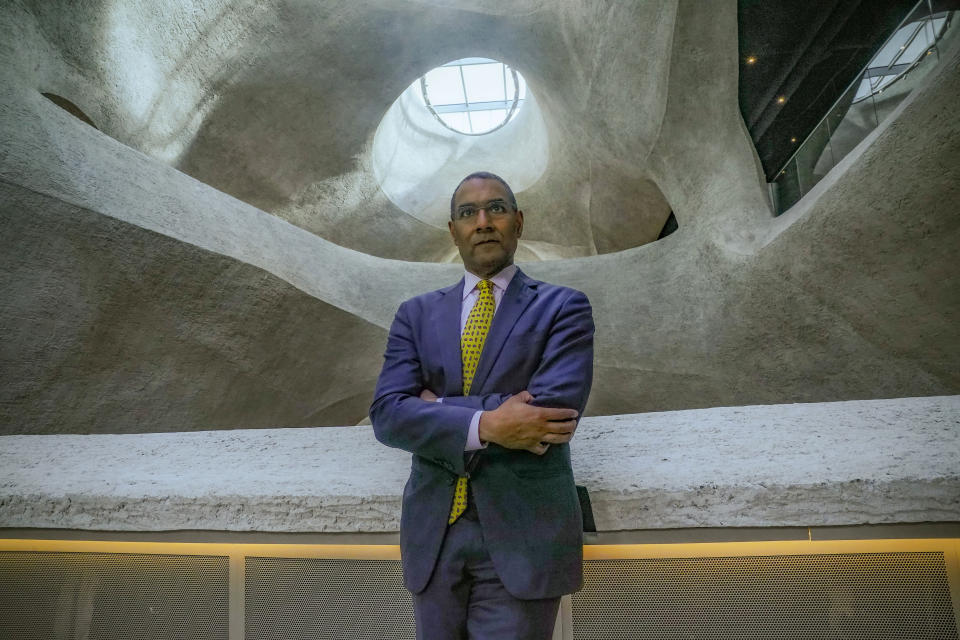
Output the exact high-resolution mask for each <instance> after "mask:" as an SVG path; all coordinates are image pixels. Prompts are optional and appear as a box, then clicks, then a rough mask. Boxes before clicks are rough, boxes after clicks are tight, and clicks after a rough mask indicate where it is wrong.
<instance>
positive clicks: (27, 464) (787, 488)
mask: <svg viewBox="0 0 960 640" xmlns="http://www.w3.org/2000/svg"><path fill="white" fill-rule="evenodd" d="M574 444H575V446H574V449H573V459H574V468H575V471H576V475H577V482H578V483H579V484H583V485H585V486H587V488H588V489H589V490H590V495H591V500H592V503H593V510H594V515H595V518H596V522H597V528H598V529H599V530H600V531H616V530H626V529H671V528H699V527H791V526H804V527H807V526H810V527H813V526H839V525H859V524H884V523H908V522H955V521H958V520H960V396H938V397H926V398H899V399H892V400H866V401H850V402H830V403H815V404H790V405H766V406H748V407H721V408H714V409H697V410H688V411H670V412H660V413H647V414H633V415H620V416H605V417H596V418H587V419H585V420H584V421H583V423H582V424H581V426H580V428H579V430H578V432H577V437H576V439H575V441H574ZM408 468H409V455H408V454H406V453H405V452H403V451H399V450H394V449H389V448H387V447H384V446H382V445H380V444H379V443H377V442H376V440H375V439H374V437H373V432H372V430H371V429H370V428H369V427H324V428H300V429H269V430H234V431H203V432H190V433H151V434H125V435H40V436H3V437H0V527H8V528H10V527H18V528H60V529H87V530H112V531H168V530H177V529H194V530H195V529H201V530H217V531H265V532H294V531H304V532H310V531H313V532H330V533H334V532H385V531H396V530H397V528H398V524H399V511H400V494H401V491H402V489H403V483H404V481H405V479H406V475H407V470H408Z"/></svg>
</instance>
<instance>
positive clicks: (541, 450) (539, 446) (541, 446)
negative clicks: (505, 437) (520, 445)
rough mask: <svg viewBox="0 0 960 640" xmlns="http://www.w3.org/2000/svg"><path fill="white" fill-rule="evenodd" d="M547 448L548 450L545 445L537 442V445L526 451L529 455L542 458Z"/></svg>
mask: <svg viewBox="0 0 960 640" xmlns="http://www.w3.org/2000/svg"><path fill="white" fill-rule="evenodd" d="M547 448H548V447H547V445H545V444H544V443H542V442H538V443H537V444H535V445H533V446H532V447H529V448H528V449H527V451H529V452H530V453H535V454H537V455H538V456H542V455H543V454H545V453H546V452H547Z"/></svg>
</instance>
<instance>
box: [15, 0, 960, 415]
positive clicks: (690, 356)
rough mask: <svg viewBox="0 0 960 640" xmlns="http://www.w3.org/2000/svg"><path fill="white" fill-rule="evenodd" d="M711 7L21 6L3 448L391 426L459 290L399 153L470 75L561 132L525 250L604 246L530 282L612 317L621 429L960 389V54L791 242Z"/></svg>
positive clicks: (608, 337)
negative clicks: (500, 81)
mask: <svg viewBox="0 0 960 640" xmlns="http://www.w3.org/2000/svg"><path fill="white" fill-rule="evenodd" d="M704 6H705V5H704V3H700V2H693V1H682V2H670V1H669V0H662V1H660V2H646V3H613V4H602V3H593V2H582V3H580V2H556V3H554V2H550V3H545V2H537V1H534V0H530V1H529V2H523V3H509V4H507V3H502V2H497V1H494V0H489V1H487V2H481V3H470V4H469V8H470V9H469V10H467V3H465V2H460V1H459V0H451V1H449V2H421V3H395V2H386V1H383V2H375V1H373V0H371V1H369V2H358V3H341V2H322V3H316V2H297V1H294V0H288V1H281V0H275V1H272V2H263V3H245V2H234V3H216V2H209V3H207V2H204V3H197V4H196V5H191V4H189V3H182V4H178V5H176V6H172V5H170V6H168V5H164V6H157V5H155V4H152V3H146V2H143V3H137V2H128V3H108V2H88V3H43V2H16V3H4V4H2V5H0V83H2V85H3V87H4V91H3V92H0V142H2V144H0V225H2V228H4V229H5V230H6V232H5V233H3V234H0V273H2V276H3V277H2V280H0V327H2V328H3V330H4V335H5V336H6V337H7V339H5V340H4V341H3V342H2V344H0V379H2V380H3V385H2V386H0V433H63V432H69V431H75V432H100V433H110V432H131V431H139V432H150V431H167V430H171V429H177V430H183V431H188V430H197V429H212V428H230V427H238V426H239V427H287V426H307V425H329V424H345V423H352V422H358V421H360V420H361V419H362V418H363V414H364V413H365V409H366V406H367V401H368V399H369V396H370V394H371V393H372V389H373V380H374V378H375V376H376V375H377V371H378V368H379V354H380V353H381V352H382V349H383V336H384V333H385V331H386V329H387V327H388V326H389V323H390V320H391V318H392V315H393V312H394V310H395V308H396V306H397V304H398V303H399V302H400V301H401V300H403V299H404V298H407V297H410V296H412V295H414V294H416V293H419V292H422V291H425V290H429V289H432V288H436V287H439V286H443V285H445V284H449V283H451V282H453V281H455V280H456V279H457V278H458V277H459V268H458V267H457V266H456V265H453V264H442V263H440V261H443V260H447V259H448V258H449V256H450V255H451V246H450V240H449V237H448V236H447V234H446V233H445V232H444V231H442V230H441V229H437V228H436V227H434V226H433V225H430V224H427V223H425V222H423V221H421V220H418V219H416V218H414V217H413V216H410V215H408V214H405V213H403V212H402V211H400V210H399V209H398V208H397V207H395V206H394V205H393V204H392V203H390V201H389V198H387V197H386V196H385V195H384V194H383V193H382V192H381V191H380V190H379V188H378V187H377V183H376V179H375V177H374V175H373V170H372V168H371V158H370V147H371V142H372V138H373V136H374V133H375V131H376V128H377V126H378V123H379V122H380V119H381V118H382V116H383V114H384V113H385V112H386V110H387V109H388V108H389V105H390V104H391V103H392V102H393V100H394V99H395V98H396V97H397V96H398V95H399V94H400V93H401V92H402V91H403V90H404V88H406V87H407V86H409V84H410V82H411V81H412V80H413V79H414V78H415V77H417V76H418V75H419V74H420V73H422V72H424V71H426V70H428V69H429V68H430V67H431V66H433V65H435V64H439V63H442V62H444V61H446V60H450V59H454V58H457V57H461V56H462V55H488V56H490V57H493V58H496V59H501V60H504V61H505V62H508V63H511V64H514V65H515V66H516V67H517V68H518V69H520V70H521V71H522V72H523V73H524V75H525V77H526V78H527V81H528V83H529V86H530V90H531V91H532V92H533V93H534V94H535V95H536V97H537V104H538V105H539V106H540V109H541V113H542V116H543V119H544V123H545V127H546V129H547V132H548V135H549V158H550V161H549V164H548V166H547V168H546V170H545V171H544V174H543V176H541V178H540V179H538V180H537V181H536V183H534V184H533V185H532V186H531V187H530V188H529V189H527V190H526V191H524V192H523V193H521V194H520V197H521V200H522V202H523V203H524V205H523V206H524V208H525V210H526V213H527V218H526V222H527V225H526V227H525V235H526V236H527V237H528V238H529V240H530V243H529V245H528V248H529V252H528V253H526V254H525V255H526V256H527V257H528V258H530V259H532V258H533V257H536V256H538V255H540V256H544V257H550V256H557V255H561V254H562V255H566V256H572V255H578V254H579V253H582V252H584V251H585V250H583V247H587V248H588V249H589V251H586V252H589V253H594V252H596V253H597V254H598V255H590V256H587V257H580V258H572V259H570V258H567V259H561V260H552V261H538V262H534V261H531V262H529V263H526V264H524V265H523V267H524V269H525V270H527V271H528V272H529V273H530V274H531V275H533V276H534V277H538V278H542V279H546V280H550V281H552V282H557V283H560V284H567V285H571V286H575V287H578V288H581V289H583V290H584V291H586V292H587V294H588V295H589V296H590V298H591V300H592V302H593V304H594V309H595V317H596V322H597V350H596V351H597V360H596V376H595V386H594V391H593V394H592V396H591V401H590V405H589V406H588V412H590V413H591V414H593V415H601V414H625V413H636V412H642V411H652V410H667V409H688V408H697V407H710V406H730V405H748V404H771V403H783V402H796V401H832V400H850V399H869V398H884V397H905V396H923V395H946V394H956V393H958V392H960V337H958V334H957V332H956V327H957V326H958V324H960V287H958V286H957V267H958V263H957V260H956V247H957V246H960V215H958V205H957V203H958V202H960V121H958V120H957V119H956V117H955V110H956V104H957V97H958V96H960V52H958V49H957V47H954V48H953V49H952V50H950V51H944V52H943V62H942V63H941V64H940V66H939V67H937V69H935V70H934V71H933V72H932V73H931V74H930V75H929V76H928V77H927V78H926V79H925V80H924V82H923V83H922V86H920V87H918V89H917V91H916V92H915V93H914V94H912V95H911V96H910V97H909V98H907V99H906V100H905V101H904V102H903V103H901V104H900V105H899V106H898V107H897V110H896V112H895V113H894V114H893V115H892V116H891V118H892V119H891V120H889V121H887V122H886V123H885V124H884V125H882V126H881V127H880V128H879V129H878V130H877V131H875V132H874V133H873V134H871V135H870V136H868V138H867V139H866V140H865V141H864V142H863V143H861V144H860V145H858V146H857V148H856V149H854V151H853V152H851V154H850V156H848V157H847V159H845V160H844V161H843V162H841V163H840V165H838V167H836V168H835V169H834V170H833V171H831V173H830V174H829V175H828V176H826V177H825V178H824V180H823V181H822V182H821V183H820V184H819V185H818V186H817V188H816V189H814V191H813V192H811V193H810V194H808V195H807V196H806V197H805V198H804V199H803V200H802V201H800V202H799V203H798V204H797V205H796V206H795V207H794V208H793V209H792V210H791V211H789V212H787V213H786V214H785V215H783V216H781V217H779V218H776V219H773V218H770V211H769V206H768V203H767V201H766V192H765V186H764V184H763V182H762V178H761V176H760V171H759V167H758V164H757V162H756V156H755V154H754V153H753V150H752V148H751V146H750V142H749V139H748V137H747V135H746V133H745V131H744V127H743V123H742V121H741V119H740V116H739V113H738V110H737V104H736V82H735V74H736V69H737V64H736V55H737V53H736V50H737V46H736V5H735V3H734V2H732V1H725V2H717V3H710V9H709V10H706V9H704ZM454 25H465V26H467V27H469V30H470V32H471V33H487V32H490V33H498V34H504V35H503V38H502V39H500V38H497V39H489V40H490V42H487V43H483V42H479V39H478V43H477V44H475V43H474V42H472V41H470V42H465V40H469V39H464V38H462V37H460V36H459V34H460V33H461V31H458V30H456V29H453V30H451V27H452V26H454ZM501 27H502V29H501ZM417 34H420V36H421V37H419V38H418V37H415V36H416V35H417ZM510 34H513V35H510ZM433 35H436V36H437V37H436V38H432V37H428V36H433ZM359 43H372V44H371V46H370V47H365V46H364V47H361V46H360V45H359ZM478 49H481V50H478ZM387 60H388V61H389V62H390V63H389V64H385V61H387ZM358 78H359V79H358ZM345 87H349V88H350V90H351V91H352V92H353V93H350V92H347V91H346V89H345ZM42 92H50V93H54V94H56V95H60V96H64V97H67V98H69V99H70V100H71V101H73V102H74V103H76V104H77V105H79V106H80V107H81V108H82V109H83V111H84V112H86V113H87V114H88V115H89V116H90V117H91V119H92V120H93V121H94V123H95V124H96V125H97V126H98V127H100V131H97V130H95V129H93V128H91V127H89V126H87V125H85V124H83V123H82V122H80V121H79V120H77V119H76V118H74V117H72V116H70V115H69V114H67V113H66V112H65V111H63V110H62V109H60V108H58V107H56V106H55V105H54V104H53V103H52V102H50V101H49V100H47V99H45V98H43V97H42V96H41V93H42ZM188 174H190V175H188ZM191 176H193V177H191ZM218 189H219V190H218ZM234 196H236V197H234ZM238 198H239V199H238ZM665 203H669V205H668V206H669V208H672V209H673V210H674V212H675V213H676V216H677V219H678V221H679V225H680V228H679V230H678V231H677V232H676V233H674V234H672V235H671V236H669V237H667V238H665V239H663V240H660V241H657V242H650V243H647V244H642V243H643V242H646V240H648V239H650V238H651V237H656V233H657V231H658V230H659V228H660V225H662V218H663V217H664V216H665V215H666V211H667V210H668V206H667V205H666V204H665ZM257 207H260V208H257ZM650 211H654V212H655V214H650V215H647V213H648V212H650ZM537 243H541V244H540V245H538V244H537ZM637 245H642V246H637ZM537 247H540V248H541V249H542V250H541V251H539V252H538V250H537ZM562 250H567V251H569V253H566V254H563V253H562ZM387 257H390V258H399V259H396V260H394V259H387ZM412 260H419V261H420V262H413V261H412Z"/></svg>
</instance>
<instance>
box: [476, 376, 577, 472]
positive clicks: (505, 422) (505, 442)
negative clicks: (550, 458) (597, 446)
mask: <svg viewBox="0 0 960 640" xmlns="http://www.w3.org/2000/svg"><path fill="white" fill-rule="evenodd" d="M532 401H533V396H532V395H530V394H529V393H528V392H527V391H521V392H520V393H518V394H516V395H514V396H511V397H510V398H509V399H508V400H507V401H506V402H504V403H503V404H501V405H500V406H499V407H497V408H496V409H495V410H493V411H484V412H483V413H482V414H480V428H479V435H480V441H481V442H493V443H496V444H498V445H500V446H501V447H506V448H507V449H525V450H527V451H529V452H531V453H535V454H537V455H538V456H542V455H543V454H544V453H546V452H547V448H548V446H549V445H551V444H562V443H564V442H570V439H571V438H573V432H574V431H575V430H576V428H577V415H578V414H577V411H576V410H574V409H556V408H551V407H535V406H533V405H532V404H530V403H531V402H532Z"/></svg>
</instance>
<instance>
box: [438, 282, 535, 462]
mask: <svg viewBox="0 0 960 640" xmlns="http://www.w3.org/2000/svg"><path fill="white" fill-rule="evenodd" d="M516 272H517V265H515V264H511V265H509V266H507V267H504V268H503V270H501V271H500V273H498V274H497V275H495V276H493V277H492V278H489V280H491V281H492V282H493V305H494V307H493V308H494V311H493V313H494V315H496V313H497V309H499V308H500V301H501V300H503V293H504V292H505V291H506V290H507V285H509V284H510V281H511V280H513V275H514V274H515V273H516ZM481 280H483V278H480V277H479V276H476V275H474V274H472V273H470V272H469V271H465V272H464V274H463V293H462V294H461V295H462V296H463V301H462V302H461V303H460V333H461V334H462V333H463V329H464V327H466V326H467V318H468V317H469V316H470V311H471V310H472V309H473V305H474V304H476V302H477V297H479V295H480V291H479V289H477V283H478V282H480V281H481ZM437 402H443V398H437ZM482 413H483V411H477V412H476V413H474V414H473V418H471V420H470V430H469V431H468V432H467V444H466V446H464V448H463V450H464V451H476V450H477V449H483V448H484V447H485V446H486V445H485V444H483V443H481V442H480V414H482Z"/></svg>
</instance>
